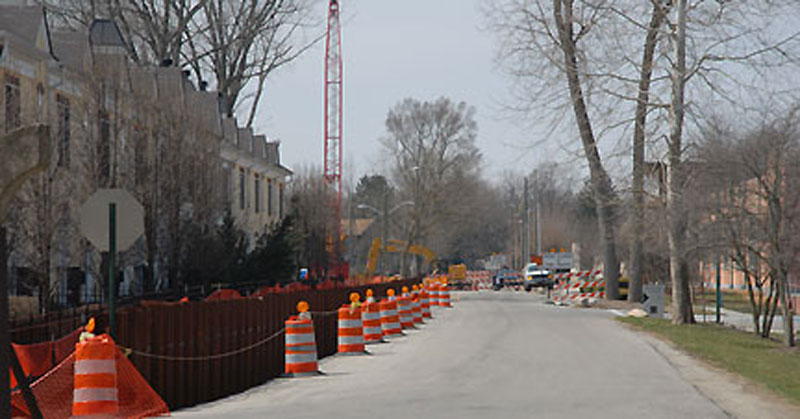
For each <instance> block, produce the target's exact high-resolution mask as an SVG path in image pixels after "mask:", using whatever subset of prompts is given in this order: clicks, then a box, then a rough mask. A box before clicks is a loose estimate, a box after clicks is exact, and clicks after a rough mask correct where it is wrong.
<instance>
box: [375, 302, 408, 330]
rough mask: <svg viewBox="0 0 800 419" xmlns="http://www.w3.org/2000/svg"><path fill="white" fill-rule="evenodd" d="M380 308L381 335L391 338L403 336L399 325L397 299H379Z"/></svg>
mask: <svg viewBox="0 0 800 419" xmlns="http://www.w3.org/2000/svg"><path fill="white" fill-rule="evenodd" d="M380 309H381V329H382V330H383V337H385V338H387V339H391V338H396V337H400V336H403V328H402V327H400V316H399V315H398V314H397V301H391V300H387V299H384V300H381V302H380Z"/></svg>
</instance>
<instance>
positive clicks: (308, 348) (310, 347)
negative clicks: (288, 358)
mask: <svg viewBox="0 0 800 419" xmlns="http://www.w3.org/2000/svg"><path fill="white" fill-rule="evenodd" d="M286 349H287V350H289V351H292V352H314V351H316V350H317V345H315V344H314V343H313V342H312V343H311V344H310V345H301V346H291V347H289V348H286Z"/></svg>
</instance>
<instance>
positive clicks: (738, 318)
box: [694, 307, 800, 333]
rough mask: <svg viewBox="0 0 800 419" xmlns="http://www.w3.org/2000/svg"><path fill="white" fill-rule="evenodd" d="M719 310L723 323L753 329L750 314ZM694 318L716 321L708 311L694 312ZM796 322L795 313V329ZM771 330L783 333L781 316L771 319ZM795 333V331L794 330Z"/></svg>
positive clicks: (740, 328)
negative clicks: (704, 312) (706, 312)
mask: <svg viewBox="0 0 800 419" xmlns="http://www.w3.org/2000/svg"><path fill="white" fill-rule="evenodd" d="M695 308H697V307H695ZM721 311H722V323H723V324H726V325H729V326H733V327H734V328H736V329H739V330H745V331H748V332H752V331H753V330H755V328H754V327H753V316H752V315H751V314H749V313H742V312H740V311H734V310H729V309H727V308H722V310H721ZM694 320H695V321H696V322H698V323H714V322H715V321H716V315H715V314H714V313H708V314H706V315H705V316H704V315H703V314H695V315H694ZM798 322H800V316H797V315H796V316H794V324H795V329H796V328H797V326H798ZM772 332H774V333H783V316H780V315H777V314H776V315H775V318H774V319H773V321H772ZM795 333H797V331H796V330H795Z"/></svg>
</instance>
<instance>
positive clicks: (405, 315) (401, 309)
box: [397, 297, 414, 329]
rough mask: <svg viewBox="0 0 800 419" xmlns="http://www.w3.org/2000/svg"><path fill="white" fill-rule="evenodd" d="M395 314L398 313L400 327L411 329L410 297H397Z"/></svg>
mask: <svg viewBox="0 0 800 419" xmlns="http://www.w3.org/2000/svg"><path fill="white" fill-rule="evenodd" d="M397 314H398V315H400V327H402V328H403V329H412V328H413V327H414V316H413V314H412V307H411V297H398V298H397Z"/></svg>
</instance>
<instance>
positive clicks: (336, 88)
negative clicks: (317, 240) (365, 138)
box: [324, 0, 345, 276]
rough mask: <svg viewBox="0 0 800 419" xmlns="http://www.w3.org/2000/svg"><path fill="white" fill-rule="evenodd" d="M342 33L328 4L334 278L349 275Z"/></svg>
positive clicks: (328, 178) (335, 9)
mask: <svg viewBox="0 0 800 419" xmlns="http://www.w3.org/2000/svg"><path fill="white" fill-rule="evenodd" d="M343 74H344V73H343V70H342V30H341V25H340V23H339V1H338V0H330V4H329V5H328V35H327V37H326V41H325V156H324V159H325V173H324V177H325V182H326V183H327V184H328V186H329V187H330V188H331V189H332V191H333V194H334V196H333V200H332V202H331V206H332V207H333V210H334V214H335V217H336V218H335V220H336V221H335V223H334V225H333V231H332V232H331V235H330V236H329V243H328V245H329V249H330V253H331V258H330V261H331V268H333V270H334V271H336V272H335V273H333V275H332V276H338V275H342V276H344V275H345V274H344V273H343V272H342V269H341V266H340V264H341V257H340V254H341V245H340V241H341V221H340V220H341V214H342V125H343V123H342V108H343V106H342V105H343V100H342V93H343V92H344V86H343Z"/></svg>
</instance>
